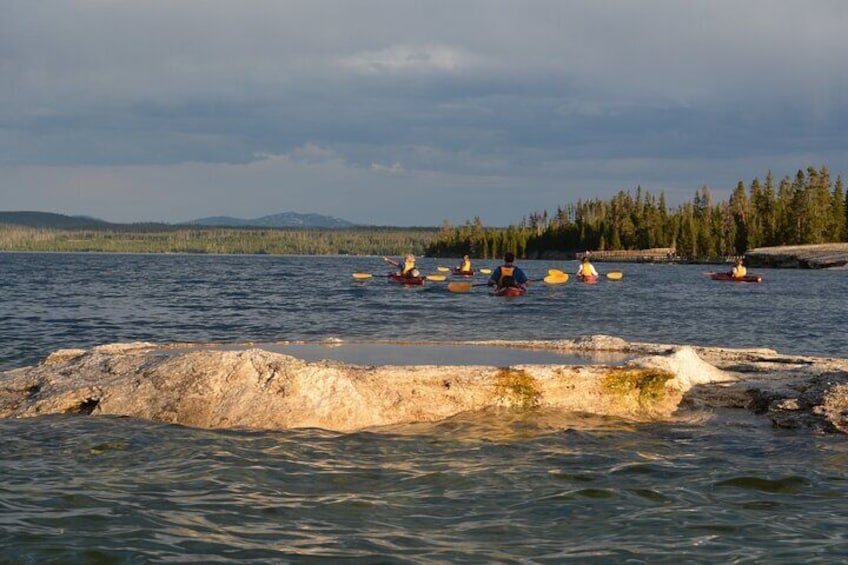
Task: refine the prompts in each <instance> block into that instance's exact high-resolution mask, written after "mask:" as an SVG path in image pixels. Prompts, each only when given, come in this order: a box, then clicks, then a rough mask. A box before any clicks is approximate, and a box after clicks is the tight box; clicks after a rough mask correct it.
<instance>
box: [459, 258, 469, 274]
mask: <svg viewBox="0 0 848 565" xmlns="http://www.w3.org/2000/svg"><path fill="white" fill-rule="evenodd" d="M456 272H458V273H470V272H471V258H470V257H469V256H468V255H463V256H462V265H460V266H459V267H457V268H456Z"/></svg>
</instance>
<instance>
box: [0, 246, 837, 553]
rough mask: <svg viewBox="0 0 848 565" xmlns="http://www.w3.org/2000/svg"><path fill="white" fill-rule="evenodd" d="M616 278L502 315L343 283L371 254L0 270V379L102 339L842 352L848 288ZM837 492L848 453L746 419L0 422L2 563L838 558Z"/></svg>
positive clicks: (777, 280)
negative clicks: (502, 342)
mask: <svg viewBox="0 0 848 565" xmlns="http://www.w3.org/2000/svg"><path fill="white" fill-rule="evenodd" d="M437 264H438V263H436V262H434V261H433V262H429V263H425V265H427V266H429V267H430V268H431V269H432V270H431V271H429V272H435V268H434V267H435V266H436V265H437ZM525 266H526V267H527V271H528V274H529V275H530V276H531V277H533V278H537V277H538V278H540V277H542V276H544V275H545V274H546V271H547V268H549V267H558V268H561V267H565V268H566V270H568V271H569V272H571V271H573V270H574V268H573V267H574V264H573V263H565V264H562V263H560V264H554V263H550V264H549V263H541V262H538V263H537V262H528V263H526V264H525ZM598 266H599V267H603V269H601V270H602V271H604V270H610V269H612V268H613V267H612V266H608V265H598ZM615 268H616V269H620V270H623V271H624V272H625V277H624V279H623V280H622V281H619V282H611V281H607V280H602V281H600V282H599V283H598V284H596V285H579V284H575V283H573V281H569V282H568V283H566V284H565V285H562V286H556V287H554V286H547V285H544V284H543V283H540V284H538V285H535V287H534V288H533V289H532V290H531V292H530V293H529V294H528V295H527V296H526V297H523V298H519V299H509V300H503V299H496V298H493V297H490V296H488V295H487V294H486V293H485V292H484V291H485V289H483V288H475V289H473V292H472V293H469V294H451V293H448V292H446V291H445V289H444V288H443V286H439V285H438V284H433V285H428V286H427V287H425V288H424V289H403V288H399V287H394V286H391V285H389V284H388V283H386V282H385V281H383V280H372V281H370V282H368V283H365V284H360V283H354V282H353V281H352V280H351V278H350V273H351V272H353V271H361V270H371V271H372V272H374V273H382V272H385V269H384V267H383V265H382V264H381V261H380V260H379V259H374V258H371V259H367V258H357V259H352V258H298V257H284V258H279V257H276V258H275V257H217V256H120V255H27V254H0V273H2V275H1V276H0V298H1V299H2V300H0V364H2V367H0V368H3V369H9V368H12V367H18V366H22V365H27V364H31V363H35V362H37V361H38V360H40V359H41V358H43V357H44V355H46V354H47V353H49V352H50V351H52V350H54V349H57V348H61V347H83V346H90V345H96V344H102V343H109V342H115V341H132V340H148V341H154V342H170V341H197V342H206V341H215V342H221V343H233V342H241V341H264V342H270V341H277V340H293V339H304V340H308V341H320V340H326V339H328V338H338V339H342V340H368V339H411V340H422V341H437V340H438V341H441V340H457V339H462V340H468V339H471V340H474V339H491V338H514V339H531V338H532V339H555V338H566V337H575V336H579V335H586V334H594V333H607V334H612V335H617V336H620V337H623V338H625V339H628V340H634V341H662V342H673V343H693V344H710V345H726V346H758V347H772V348H775V349H778V350H779V351H781V352H784V353H805V354H809V353H812V354H819V355H834V356H840V357H845V356H848V355H846V351H848V348H846V332H845V331H844V321H845V320H846V319H848V306H846V301H845V299H844V297H845V296H846V291H848V272H846V271H832V272H814V271H806V272H805V271H765V272H763V274H764V276H765V282H764V283H762V284H759V285H738V284H731V283H721V282H714V281H709V280H708V279H706V277H704V275H703V274H702V271H704V270H707V269H704V268H701V267H696V266H652V265H617V266H615ZM478 291H479V292H478ZM0 386H2V383H0ZM846 493H848V441H846V439H845V438H844V437H843V436H820V435H811V434H810V433H808V432H806V431H785V430H774V429H772V428H771V427H769V425H768V424H767V423H766V422H763V421H761V420H758V419H756V418H755V417H752V416H748V415H747V414H735V413H720V414H705V415H704V416H703V420H702V421H698V422H675V423H670V424H662V425H635V424H632V423H628V422H624V421H619V420H612V419H601V418H595V417H590V416H585V415H575V414H561V413H551V412H524V413H516V412H510V411H491V412H486V413H482V414H474V415H464V416H460V417H457V418H455V419H453V420H450V421H447V422H442V423H439V424H432V425H414V426H404V427H399V428H393V429H390V430H379V431H376V430H375V431H370V432H361V433H354V434H335V433H330V432H326V431H322V430H296V431H289V432H273V433H272V432H256V431H218V430H198V429H191V428H183V427H176V426H167V425H162V424H157V423H151V422H142V421H137V420H131V419H119V418H118V419H116V418H96V417H79V416H77V417H57V416H51V417H45V418H36V419H30V420H22V421H15V420H0V563H151V562H160V563H174V562H194V563H213V562H256V563H265V562H273V563H285V562H339V561H344V562H352V563H433V562H443V563H457V562H460V563H559V562H563V561H572V562H581V563H582V562H597V563H619V562H628V563H678V562H702V563H728V562H744V563H799V562H811V563H836V562H843V561H845V560H846V559H848V534H846V533H845V528H844V521H845V516H846V515H848V500H846V497H847V496H848V495H846Z"/></svg>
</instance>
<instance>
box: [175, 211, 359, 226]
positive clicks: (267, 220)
mask: <svg viewBox="0 0 848 565" xmlns="http://www.w3.org/2000/svg"><path fill="white" fill-rule="evenodd" d="M185 223H186V224H190V225H195V226H208V227H238V228H242V227H252V228H349V227H353V226H354V225H356V224H353V223H351V222H348V221H347V220H340V219H339V218H333V217H332V216H322V215H321V214H298V213H297V212H282V213H280V214H272V215H270V216H262V217H261V218H254V219H249V220H246V219H243V218H232V217H230V216H212V217H210V218H200V219H198V220H191V221H190V222H185Z"/></svg>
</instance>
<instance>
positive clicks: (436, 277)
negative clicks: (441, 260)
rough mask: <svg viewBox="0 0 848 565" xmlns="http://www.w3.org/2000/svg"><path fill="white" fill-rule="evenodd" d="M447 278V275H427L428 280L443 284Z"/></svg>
mask: <svg viewBox="0 0 848 565" xmlns="http://www.w3.org/2000/svg"><path fill="white" fill-rule="evenodd" d="M446 278H447V277H446V276H445V275H427V280H428V281H434V282H442V281H443V280H445V279H446Z"/></svg>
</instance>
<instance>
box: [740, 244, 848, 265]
mask: <svg viewBox="0 0 848 565" xmlns="http://www.w3.org/2000/svg"><path fill="white" fill-rule="evenodd" d="M745 261H746V263H747V264H748V266H750V267H775V268H796V269H797V268H801V269H828V268H833V267H845V266H846V265H848V243H822V244H816V245H787V246H781V247H758V248H756V249H752V250H750V251H748V252H747V253H746V254H745Z"/></svg>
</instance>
